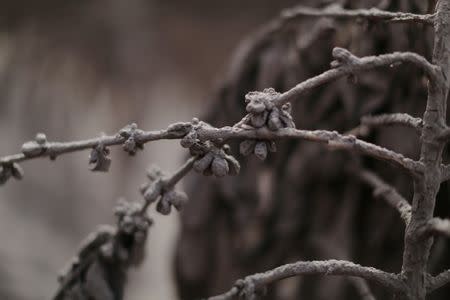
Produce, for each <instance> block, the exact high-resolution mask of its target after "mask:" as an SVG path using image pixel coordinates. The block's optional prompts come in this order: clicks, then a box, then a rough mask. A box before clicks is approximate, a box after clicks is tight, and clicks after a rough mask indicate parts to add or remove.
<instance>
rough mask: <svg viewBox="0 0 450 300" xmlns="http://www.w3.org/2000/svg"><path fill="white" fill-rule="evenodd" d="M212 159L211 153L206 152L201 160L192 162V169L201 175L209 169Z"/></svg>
mask: <svg viewBox="0 0 450 300" xmlns="http://www.w3.org/2000/svg"><path fill="white" fill-rule="evenodd" d="M213 158H214V155H213V154H212V153H211V152H208V153H206V154H205V156H203V157H202V158H200V159H198V160H196V161H195V162H194V165H193V168H194V170H195V171H197V172H199V173H201V172H203V171H205V170H206V169H207V168H209V167H210V165H211V162H212V160H213Z"/></svg>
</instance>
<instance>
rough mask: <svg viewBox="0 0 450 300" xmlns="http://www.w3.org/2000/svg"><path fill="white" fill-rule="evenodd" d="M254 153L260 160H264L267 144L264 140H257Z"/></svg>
mask: <svg viewBox="0 0 450 300" xmlns="http://www.w3.org/2000/svg"><path fill="white" fill-rule="evenodd" d="M254 153H255V155H256V157H258V158H259V159H260V160H265V159H266V157H267V144H266V142H264V141H262V142H258V143H256V145H255V152H254Z"/></svg>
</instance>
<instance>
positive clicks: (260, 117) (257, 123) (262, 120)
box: [250, 111, 269, 128]
mask: <svg viewBox="0 0 450 300" xmlns="http://www.w3.org/2000/svg"><path fill="white" fill-rule="evenodd" d="M268 114H269V113H268V112H267V111H264V112H262V113H259V114H252V115H251V116H250V121H251V125H252V126H253V127H255V128H261V127H263V126H264V125H265V124H266V121H267V117H268Z"/></svg>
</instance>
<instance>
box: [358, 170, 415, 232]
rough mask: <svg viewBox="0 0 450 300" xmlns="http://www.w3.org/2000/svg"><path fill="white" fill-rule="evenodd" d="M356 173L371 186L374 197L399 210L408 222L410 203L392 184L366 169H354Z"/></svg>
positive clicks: (409, 218) (407, 222)
mask: <svg viewBox="0 0 450 300" xmlns="http://www.w3.org/2000/svg"><path fill="white" fill-rule="evenodd" d="M356 175H357V176H358V178H360V179H361V180H362V181H363V182H365V183H366V184H368V185H370V186H371V187H372V188H373V195H374V197H375V198H377V199H383V200H385V201H386V202H387V203H388V204H389V205H390V206H392V207H393V208H395V209H396V210H397V211H398V212H399V214H400V216H401V218H402V219H403V220H404V221H405V224H406V225H408V224H409V222H410V220H411V205H410V204H409V203H408V201H407V200H406V199H405V198H403V196H402V195H400V194H399V193H398V191H397V190H396V189H395V188H394V187H393V186H391V185H389V184H388V183H386V182H385V181H384V180H382V179H381V178H380V177H378V176H377V175H376V174H375V173H373V172H371V171H368V170H358V171H356Z"/></svg>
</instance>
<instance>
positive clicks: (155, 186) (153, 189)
mask: <svg viewBox="0 0 450 300" xmlns="http://www.w3.org/2000/svg"><path fill="white" fill-rule="evenodd" d="M160 194H161V184H160V181H156V182H154V183H152V184H151V185H150V186H149V187H148V188H147V190H146V191H145V192H144V199H145V201H147V202H148V203H153V202H155V201H156V199H158V197H159V195H160Z"/></svg>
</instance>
